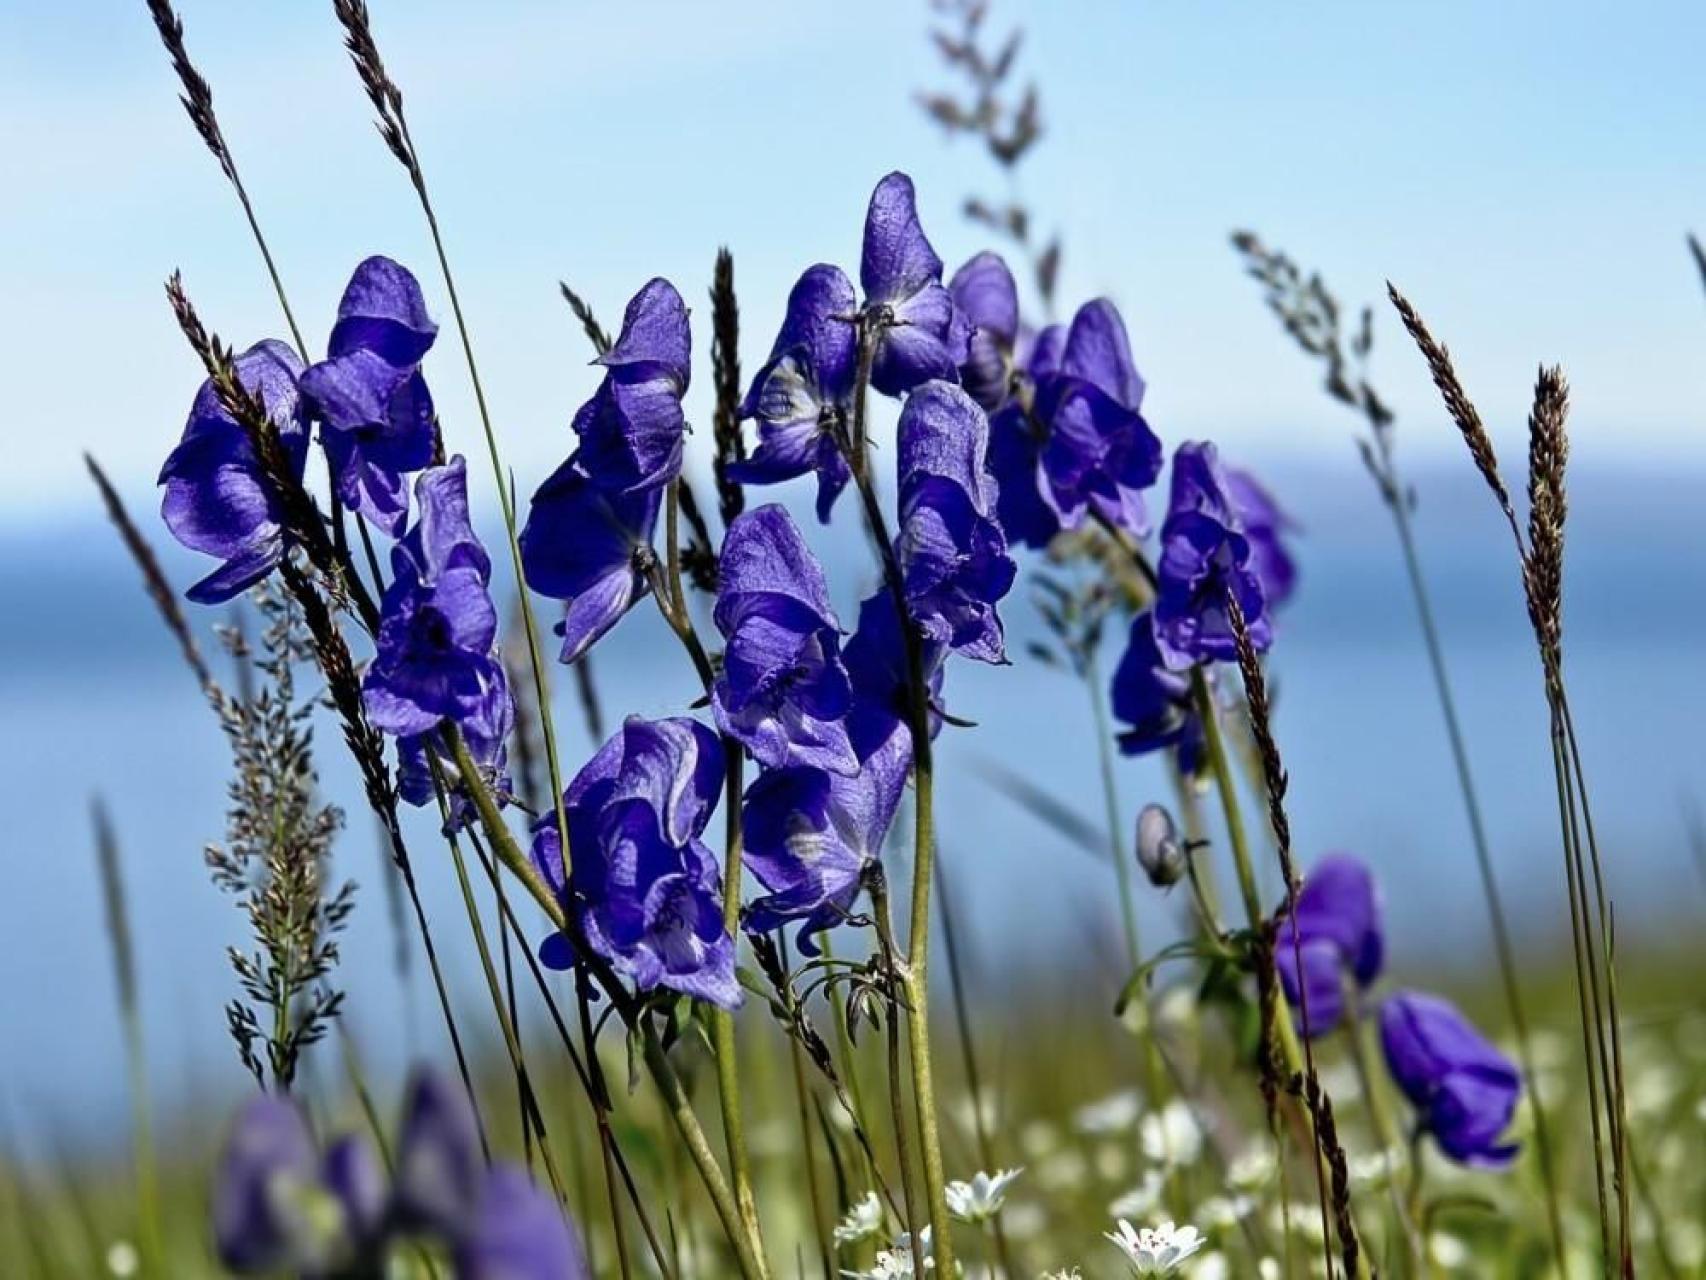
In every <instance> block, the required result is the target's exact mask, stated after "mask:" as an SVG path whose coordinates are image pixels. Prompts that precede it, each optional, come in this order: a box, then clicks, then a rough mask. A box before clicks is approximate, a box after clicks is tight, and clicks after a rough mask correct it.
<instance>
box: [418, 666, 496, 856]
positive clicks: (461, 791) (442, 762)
mask: <svg viewBox="0 0 1706 1280" xmlns="http://www.w3.org/2000/svg"><path fill="white" fill-rule="evenodd" d="M493 674H494V677H495V678H494V679H493V680H492V681H491V683H490V684H489V685H488V686H487V687H486V693H485V697H484V698H483V700H482V702H481V704H480V707H479V709H478V710H477V711H475V712H474V713H473V714H471V715H469V716H467V717H466V718H464V719H463V720H462V721H461V723H460V724H459V725H458V726H457V727H458V728H459V729H460V730H461V731H462V741H463V743H464V744H465V745H466V746H467V748H468V754H469V755H470V756H472V757H473V759H474V763H475V764H476V765H477V766H478V767H479V771H480V777H481V780H482V781H484V783H485V785H486V787H487V789H488V790H490V791H491V792H492V795H493V796H494V798H496V799H497V800H498V801H499V802H500V803H502V802H504V801H506V800H508V799H509V798H510V794H511V793H510V778H509V745H508V744H509V735H510V733H511V731H512V730H513V729H514V728H515V702H514V700H513V699H512V698H511V697H510V692H509V680H508V678H507V676H506V675H505V672H504V669H503V666H502V664H501V663H500V664H498V665H496V666H495V667H494V668H493ZM429 753H430V754H429ZM434 764H436V765H437V768H438V771H439V774H440V775H441V776H442V777H443V778H444V780H445V782H446V783H447V784H448V786H449V788H450V791H451V797H450V798H451V802H452V804H451V813H450V821H449V823H448V824H447V826H446V828H445V829H446V830H447V831H459V830H461V829H462V828H463V827H465V826H467V825H468V824H469V823H470V822H471V821H473V820H474V818H475V817H476V816H477V815H476V813H475V810H474V802H473V799H472V797H471V795H470V792H469V788H468V787H467V786H466V785H465V782H464V779H463V778H462V775H461V770H460V769H459V768H458V767H457V764H456V761H455V759H454V758H453V757H452V756H451V755H450V753H449V752H448V751H446V750H445V749H444V747H443V745H442V744H441V743H439V742H438V741H437V740H436V738H435V736H434V735H432V734H417V735H416V736H414V737H412V738H399V739H398V740H397V794H398V795H399V796H401V797H402V798H403V799H404V801H406V802H407V803H409V804H412V805H415V806H417V807H419V806H424V805H428V804H431V803H432V802H433V798H434V796H435V795H436V793H437V789H436V788H435V786H434V785H433V783H434V778H433V766H434Z"/></svg>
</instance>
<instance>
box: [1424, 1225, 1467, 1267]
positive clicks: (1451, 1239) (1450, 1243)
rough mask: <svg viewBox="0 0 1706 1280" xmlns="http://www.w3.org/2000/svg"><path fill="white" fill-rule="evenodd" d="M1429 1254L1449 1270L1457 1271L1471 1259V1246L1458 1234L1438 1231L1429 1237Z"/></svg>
mask: <svg viewBox="0 0 1706 1280" xmlns="http://www.w3.org/2000/svg"><path fill="white" fill-rule="evenodd" d="M1428 1256H1429V1257H1430V1258H1432V1259H1433V1260H1434V1261H1435V1262H1436V1263H1438V1264H1439V1265H1440V1266H1442V1267H1444V1268H1445V1269H1446V1270H1447V1271H1455V1270H1456V1269H1457V1268H1458V1267H1461V1266H1462V1265H1463V1264H1464V1263H1466V1262H1468V1261H1469V1246H1468V1245H1466V1244H1464V1243H1463V1241H1461V1240H1459V1239H1458V1238H1457V1237H1456V1236H1452V1235H1447V1234H1446V1233H1445V1232H1443V1231H1436V1232H1434V1233H1433V1234H1432V1235H1431V1236H1429V1237H1428Z"/></svg>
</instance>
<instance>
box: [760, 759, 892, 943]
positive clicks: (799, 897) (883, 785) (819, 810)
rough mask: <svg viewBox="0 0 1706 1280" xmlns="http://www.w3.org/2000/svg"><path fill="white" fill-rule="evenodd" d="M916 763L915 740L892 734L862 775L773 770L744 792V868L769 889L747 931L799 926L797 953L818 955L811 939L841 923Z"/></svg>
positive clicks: (802, 769)
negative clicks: (792, 923)
mask: <svg viewBox="0 0 1706 1280" xmlns="http://www.w3.org/2000/svg"><path fill="white" fill-rule="evenodd" d="M911 765H912V740H911V738H910V737H909V735H908V734H907V733H905V732H904V731H901V732H896V733H891V734H890V735H889V736H888V738H887V739H886V740H885V741H884V742H883V743H882V745H881V746H879V747H878V748H877V749H876V750H875V751H873V752H872V754H871V755H870V756H869V757H868V758H866V759H865V760H864V762H863V764H862V766H861V768H860V770H859V772H858V773H857V774H854V775H853V776H851V777H844V776H840V775H836V774H832V773H827V772H825V771H824V770H822V769H813V768H809V767H803V766H796V767H790V768H786V769H768V770H766V771H765V772H763V773H762V774H760V775H759V776H758V778H757V780H756V781H754V782H753V784H752V785H751V786H750V787H748V788H747V791H746V800H745V802H744V804H743V805H742V808H741V822H742V826H743V829H744V831H745V859H746V865H747V866H748V867H750V868H751V869H752V872H753V874H754V875H755V876H757V877H758V880H759V882H760V883H761V884H763V886H764V887H765V888H766V889H768V890H769V893H768V894H766V895H765V896H764V897H761V898H758V899H756V900H755V901H754V902H753V903H752V904H751V905H750V906H748V908H747V910H746V917H745V923H746V927H747V928H748V929H749V930H751V931H753V932H755V933H765V932H768V931H769V930H771V929H775V928H779V927H780V926H782V925H784V924H786V923H788V922H789V921H792V920H799V921H802V922H803V923H802V925H801V929H800V939H799V944H800V950H801V951H802V952H804V953H805V954H807V955H816V954H817V948H816V947H815V946H814V945H813V944H812V942H811V940H810V935H812V934H816V933H821V932H823V931H824V930H826V929H831V928H834V927H835V926H836V925H837V924H839V923H841V921H842V919H843V918H844V917H845V916H846V914H847V912H848V911H849V910H850V909H851V907H852V905H853V900H854V899H855V898H856V897H857V896H858V893H859V888H860V885H861V884H862V883H863V879H864V874H865V869H866V868H867V867H869V866H870V864H871V863H872V862H873V861H875V860H876V859H877V857H878V856H879V855H880V854H881V852H882V847H883V839H884V837H885V836H886V835H887V834H888V829H889V824H890V823H891V822H893V821H894V813H895V809H896V808H897V807H898V805H899V804H900V795H901V792H902V790H904V788H905V786H906V774H907V770H908V769H909V768H910V767H911Z"/></svg>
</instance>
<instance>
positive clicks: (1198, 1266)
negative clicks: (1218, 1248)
mask: <svg viewBox="0 0 1706 1280" xmlns="http://www.w3.org/2000/svg"><path fill="white" fill-rule="evenodd" d="M1189 1275H1190V1277H1191V1280H1232V1264H1231V1263H1229V1262H1228V1261H1227V1260H1226V1255H1225V1254H1224V1253H1219V1252H1215V1253H1205V1254H1203V1256H1202V1257H1200V1258H1198V1259H1197V1260H1196V1263H1195V1264H1194V1265H1193V1266H1192V1267H1191V1269H1190V1272H1189Z"/></svg>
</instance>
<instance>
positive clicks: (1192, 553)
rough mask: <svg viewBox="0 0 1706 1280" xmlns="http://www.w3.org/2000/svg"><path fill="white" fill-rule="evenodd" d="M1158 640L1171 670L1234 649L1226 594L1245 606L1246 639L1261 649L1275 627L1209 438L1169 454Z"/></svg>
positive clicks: (1233, 653) (1229, 655) (1229, 656)
mask: <svg viewBox="0 0 1706 1280" xmlns="http://www.w3.org/2000/svg"><path fill="white" fill-rule="evenodd" d="M1156 577H1157V579H1158V580H1159V581H1158V586H1157V591H1156V601H1155V642H1156V644H1157V646H1158V647H1159V648H1160V650H1161V656H1162V658H1163V659H1164V660H1165V661H1166V663H1167V665H1168V666H1169V667H1170V668H1172V669H1173V670H1175V671H1181V670H1184V669H1185V668H1187V667H1191V666H1194V665H1195V664H1197V663H1199V662H1209V661H1217V660H1218V661H1231V660H1233V659H1235V658H1236V657H1237V656H1238V646H1237V641H1236V640H1235V638H1234V636H1233V631H1232V622H1231V619H1230V617H1229V613H1228V609H1227V601H1228V599H1230V598H1232V597H1234V596H1235V597H1236V598H1237V600H1238V604H1239V607H1240V608H1242V609H1243V611H1244V623H1245V626H1246V628H1247V629H1248V631H1249V633H1250V643H1251V644H1252V645H1253V646H1254V647H1255V648H1256V649H1257V650H1258V651H1260V650H1264V649H1266V648H1267V647H1268V645H1269V644H1271V643H1272V641H1273V626H1272V624H1271V622H1270V621H1269V619H1268V613H1267V607H1266V602H1265V600H1264V598H1263V596H1262V582H1261V579H1260V578H1259V577H1258V576H1257V575H1256V570H1255V567H1254V566H1253V565H1252V563H1251V546H1250V539H1249V538H1248V537H1247V536H1246V535H1245V532H1244V527H1243V524H1242V522H1241V521H1240V520H1239V517H1238V511H1237V508H1236V506H1235V504H1234V502H1233V499H1232V495H1231V493H1230V492H1229V490H1228V486H1227V481H1226V474H1225V472H1224V471H1223V470H1222V469H1221V466H1220V458H1219V454H1218V453H1217V452H1216V450H1215V447H1214V446H1213V445H1212V444H1207V443H1198V442H1195V441H1192V442H1187V443H1185V444H1182V445H1180V446H1179V447H1178V449H1177V450H1175V451H1174V454H1173V486H1172V494H1171V499H1170V502H1169V505H1168V510H1167V520H1166V522H1165V523H1164V524H1163V525H1162V526H1161V560H1160V563H1159V565H1158V566H1157V569H1156Z"/></svg>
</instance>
